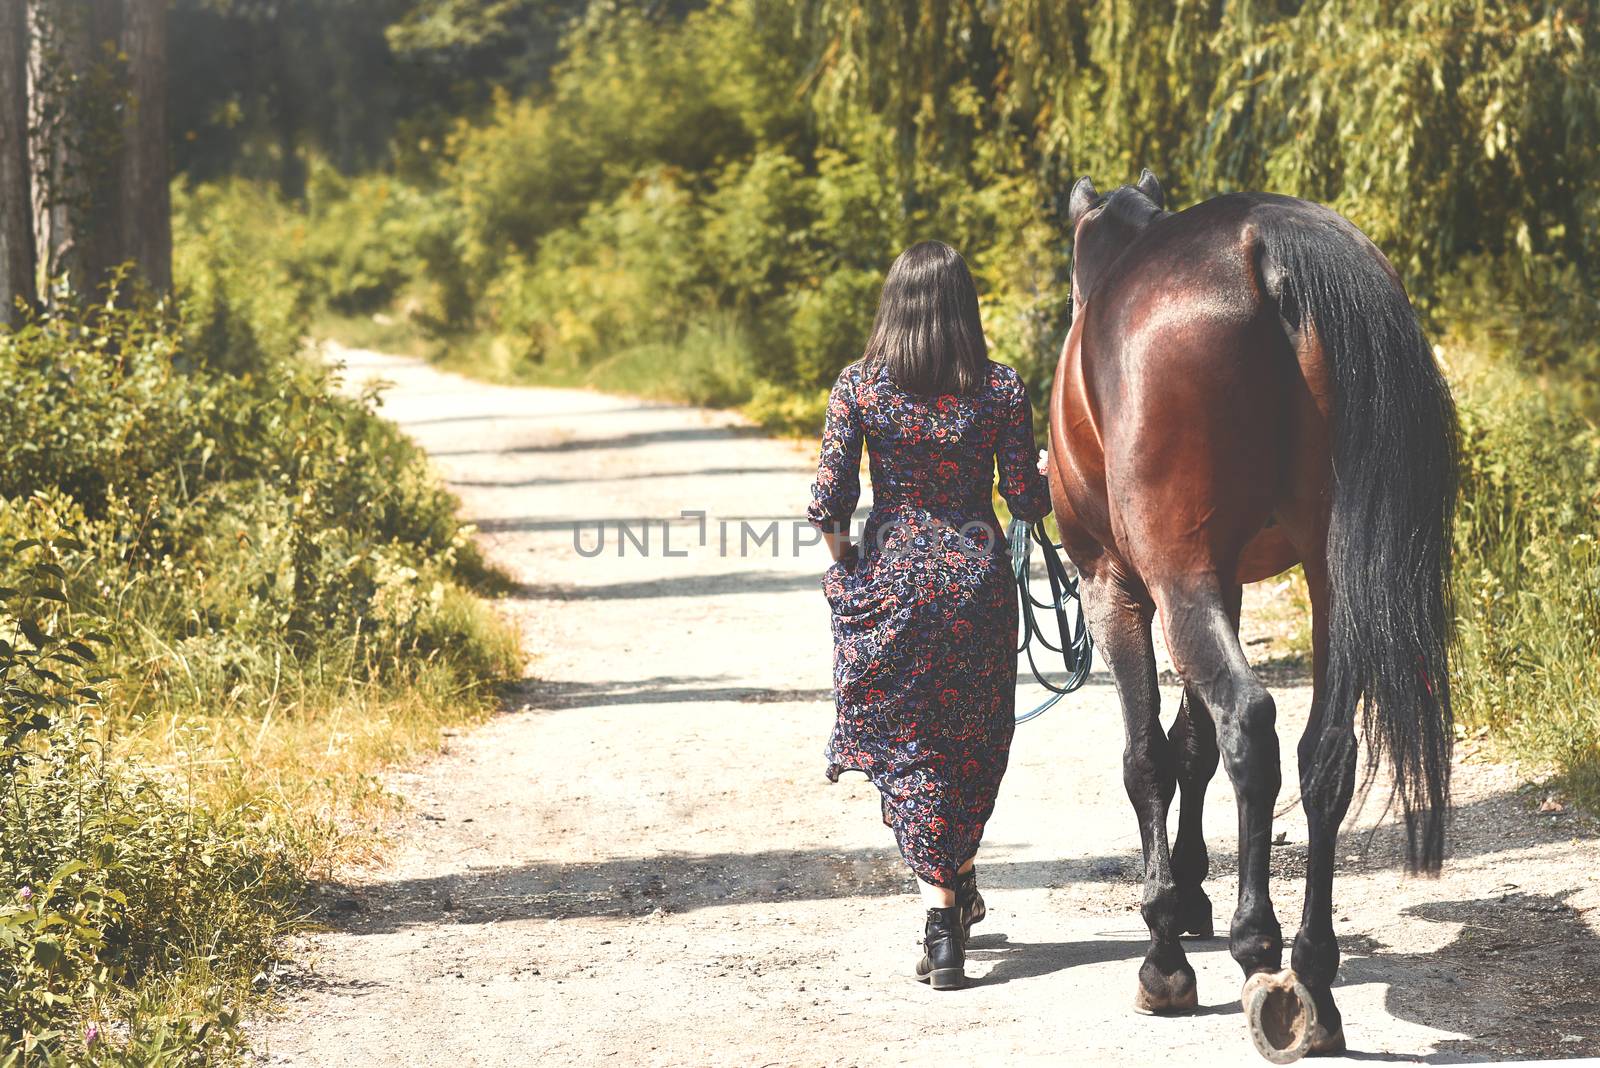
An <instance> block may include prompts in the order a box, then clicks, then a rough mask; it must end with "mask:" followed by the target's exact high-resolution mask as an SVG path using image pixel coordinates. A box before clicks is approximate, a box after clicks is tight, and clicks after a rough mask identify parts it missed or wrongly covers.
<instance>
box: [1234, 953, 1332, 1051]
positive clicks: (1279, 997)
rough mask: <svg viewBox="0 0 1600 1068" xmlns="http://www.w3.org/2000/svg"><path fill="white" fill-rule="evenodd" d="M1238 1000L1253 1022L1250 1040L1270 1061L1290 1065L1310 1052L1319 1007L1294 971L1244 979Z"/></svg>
mask: <svg viewBox="0 0 1600 1068" xmlns="http://www.w3.org/2000/svg"><path fill="white" fill-rule="evenodd" d="M1239 1002H1240V1004H1241V1005H1242V1006H1243V1007H1244V1017H1245V1020H1246V1022H1248V1023H1249V1025H1250V1038H1251V1041H1253V1042H1254V1043H1255V1044H1256V1051H1257V1052H1259V1053H1260V1054H1261V1055H1262V1056H1263V1057H1265V1058H1266V1059H1267V1060H1269V1061H1271V1062H1272V1063H1273V1064H1289V1063H1291V1062H1293V1061H1297V1060H1299V1059H1300V1058H1301V1057H1304V1056H1305V1055H1306V1054H1307V1053H1309V1052H1311V1044H1312V1040H1313V1039H1314V1038H1315V1037H1316V1032H1317V1006H1316V1003H1315V1002H1313V1001H1312V1000H1311V991H1309V990H1307V989H1306V987H1305V984H1304V983H1302V982H1300V980H1299V979H1298V978H1297V977H1296V976H1295V974H1294V972H1293V971H1292V970H1290V969H1288V968H1285V969H1284V970H1283V971H1281V972H1276V973H1269V972H1256V973H1255V974H1254V975H1252V976H1250V978H1248V979H1246V980H1245V982H1244V990H1243V991H1242V992H1241V993H1240V995H1239ZM1341 1041H1342V1039H1341Z"/></svg>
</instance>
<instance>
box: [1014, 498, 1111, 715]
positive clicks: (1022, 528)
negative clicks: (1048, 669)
mask: <svg viewBox="0 0 1600 1068" xmlns="http://www.w3.org/2000/svg"><path fill="white" fill-rule="evenodd" d="M1006 538H1007V540H1009V541H1010V542H1011V572H1012V574H1013V576H1015V578H1016V580H1017V591H1018V592H1019V593H1020V594H1021V601H1022V644H1021V645H1019V646H1018V647H1017V652H1019V653H1027V654H1028V667H1029V669H1030V670H1032V672H1033V677H1034V678H1035V679H1036V680H1038V682H1039V685H1041V686H1043V687H1044V688H1045V689H1047V690H1049V691H1050V696H1049V697H1048V698H1046V699H1045V701H1044V703H1042V704H1041V705H1039V707H1037V708H1035V709H1034V710H1033V711H1032V712H1027V713H1024V714H1023V715H1020V716H1018V717H1017V722H1018V723H1026V722H1028V721H1029V720H1030V719H1037V718H1038V717H1040V716H1042V715H1044V714H1045V713H1046V712H1048V711H1049V710H1050V709H1051V708H1052V707H1053V706H1054V705H1055V703H1056V702H1057V701H1059V700H1061V699H1062V698H1063V697H1065V696H1066V695H1067V694H1069V693H1071V692H1072V691H1073V690H1076V689H1077V688H1078V687H1080V686H1082V685H1083V684H1084V682H1085V681H1086V680H1087V679H1088V678H1089V665H1090V664H1091V663H1092V662H1093V660H1094V640H1093V639H1092V638H1090V637H1089V628H1088V627H1087V626H1085V625H1084V621H1083V599H1082V598H1081V597H1079V596H1078V580H1077V579H1076V578H1073V577H1071V576H1069V575H1068V574H1067V566H1066V565H1065V564H1064V563H1062V562H1061V555H1060V550H1061V546H1060V544H1059V543H1057V542H1053V541H1051V540H1050V535H1049V534H1048V533H1046V532H1045V529H1044V520H1042V519H1041V520H1039V521H1038V522H1036V523H1034V524H1033V527H1032V528H1031V530H1030V528H1029V526H1028V524H1027V523H1025V522H1023V521H1022V520H1020V519H1013V520H1012V521H1011V527H1010V529H1009V530H1007V532H1006ZM1034 542H1038V544H1039V551H1040V552H1039V554H1040V556H1041V557H1042V558H1043V559H1044V571H1045V576H1046V577H1047V578H1048V579H1049V580H1050V600H1049V601H1048V602H1047V601H1040V600H1036V599H1035V598H1034V596H1033V593H1032V591H1031V590H1029V588H1028V563H1029V557H1030V556H1031V555H1032V550H1033V545H1032V543H1034ZM1069 601H1070V602H1071V605H1070V606H1069V605H1068V602H1069ZM1045 608H1048V609H1052V610H1054V612H1055V614H1056V627H1057V633H1058V634H1059V636H1060V641H1061V644H1060V645H1051V644H1050V641H1049V639H1047V638H1046V637H1045V636H1044V630H1043V628H1041V627H1040V626H1039V621H1038V620H1037V619H1036V618H1035V617H1034V612H1035V611H1036V610H1038V609H1045ZM1073 610H1075V613H1076V620H1072V621H1069V620H1068V618H1067V614H1068V612H1069V611H1073ZM1035 638H1037V639H1038V640H1039V644H1040V645H1042V646H1044V647H1045V648H1046V649H1048V650H1050V651H1051V652H1052V653H1060V654H1061V662H1062V665H1063V666H1064V667H1065V668H1066V672H1067V679H1066V681H1065V682H1064V683H1062V684H1060V685H1057V684H1056V683H1053V682H1051V681H1050V680H1049V679H1046V678H1045V677H1044V672H1042V671H1040V670H1039V665H1038V663H1037V662H1036V661H1035V660H1034V658H1033V642H1034V639H1035Z"/></svg>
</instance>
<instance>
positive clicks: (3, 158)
mask: <svg viewBox="0 0 1600 1068" xmlns="http://www.w3.org/2000/svg"><path fill="white" fill-rule="evenodd" d="M27 65H28V34H27V25H26V20H25V18H24V16H23V9H22V5H21V4H20V3H12V2H10V0H0V301H3V302H4V306H3V307H0V323H6V322H14V321H15V317H16V315H17V305H18V302H21V303H23V304H28V305H31V304H33V303H34V301H35V299H36V293H35V280H34V271H35V260H34V252H33V214H32V212H31V211H30V209H29V204H30V200H31V196H30V184H31V183H30V181H29V178H28V96H27V82H28V75H27Z"/></svg>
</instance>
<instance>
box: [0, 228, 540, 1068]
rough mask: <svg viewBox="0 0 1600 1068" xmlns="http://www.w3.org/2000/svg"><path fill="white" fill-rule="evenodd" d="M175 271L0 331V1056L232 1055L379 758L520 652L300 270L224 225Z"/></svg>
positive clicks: (367, 795) (417, 743) (181, 1058)
mask: <svg viewBox="0 0 1600 1068" xmlns="http://www.w3.org/2000/svg"><path fill="white" fill-rule="evenodd" d="M177 263H178V271H177V275H178V277H177V288H176V290H175V295H174V296H173V297H171V298H168V299H167V300H166V301H165V302H163V303H155V302H152V301H148V300H142V299H126V300H124V301H122V302H121V303H120V304H119V305H115V306H114V305H111V304H110V303H108V302H104V301H101V302H96V303H95V304H92V305H87V304H84V303H67V304H62V305H59V306H58V307H57V308H56V310H54V311H51V312H48V313H38V314H36V315H33V316H31V317H30V318H29V319H28V320H27V321H25V322H24V323H22V324H21V325H20V326H18V327H17V328H16V329H15V330H13V331H10V332H7V331H4V330H0V391H3V393H4V395H5V396H6V397H7V398H8V399H7V403H6V405H5V406H3V408H0V449H3V450H4V457H3V462H0V690H3V693H4V718H3V720H0V763H3V765H4V766H3V775H4V779H3V785H0V888H3V889H0V895H3V899H0V1064H5V1065H46V1064H80V1063H83V1064H89V1063H117V1064H139V1065H156V1064H191V1063H195V1061H196V1059H200V1060H208V1061H209V1060H217V1059H225V1058H226V1057H227V1056H228V1055H230V1053H231V1052H232V1051H234V1050H235V1049H237V1047H238V1045H239V1043H240V1041H241V1036H240V1032H239V1030H238V1022H239V1019H240V1010H241V1007H242V1005H243V1003H244V1002H245V1001H246V999H248V997H249V996H250V995H251V993H252V991H254V990H258V989H264V988H265V986H266V985H267V982H268V977H269V976H270V972H271V966H272V961H273V954H274V952H275V947H276V945H277V943H278V941H279V939H280V936H281V935H282V934H283V933H284V932H285V931H287V930H288V929H289V928H290V927H291V926H292V925H293V924H294V923H295V922H296V920H297V916H298V912H299V909H300V908H301V905H300V904H299V901H300V898H299V893H300V890H301V888H302V887H303V886H304V885H305V883H306V881H307V879H308V878H311V877H314V876H317V875H325V874H327V873H328V872H329V869H330V865H331V864H332V863H333V862H335V861H337V860H341V859H348V858H350V857H352V856H355V855H359V854H361V853H363V852H366V851H370V850H371V849H373V848H374V847H375V846H376V844H377V842H378V831H379V829H380V823H381V817H382V816H383V814H384V813H385V812H386V811H387V810H388V809H389V808H390V806H391V799H390V798H389V796H388V795H386V793H385V792H384V790H383V789H382V787H381V784H380V782H379V780H378V778H377V777H376V772H377V771H378V770H380V768H381V767H382V765H383V764H385V763H387V762H389V761H392V760H397V759H403V758H405V757H408V756H411V755H414V754H417V753H420V752H424V751H426V750H427V749H428V748H429V747H431V746H433V745H435V744H436V742H437V737H438V733H439V730H440V728H441V727H443V726H445V725H448V724H454V723H458V722H461V721H464V720H470V719H473V718H475V717H478V716H481V715H483V714H485V713H486V712H487V711H488V709H489V708H490V707H491V704H492V699H493V693H492V690H491V686H490V684H491V683H492V681H493V680H496V679H502V678H506V677H510V676H514V674H515V673H516V672H517V671H518V669H519V667H520V664H519V657H518V652H517V645H516V642H515V640H514V636H513V635H512V634H511V633H509V631H508V629H507V627H506V625H505V624H504V623H502V622H501V621H499V619H498V618H497V617H496V616H495V615H494V614H493V612H492V610H491V609H490V608H489V607H488V605H487V604H486V603H485V602H484V601H483V599H482V598H481V597H480V596H479V593H478V592H477V591H482V590H486V589H488V588H490V587H492V586H493V584H494V581H495V579H494V576H493V575H492V574H491V573H489V572H488V571H487V570H486V569H485V565H484V563H483V561H482V560H481V559H480V558H479V557H478V555H477V551H476V549H475V548H474V546H473V543H472V541H471V540H470V536H469V535H470V532H469V531H468V530H466V529H464V528H463V527H462V526H461V524H460V523H459V521H458V520H457V519H456V517H455V502H454V500H453V499H452V498H451V497H450V496H449V495H448V494H447V493H445V492H444V491H443V490H442V489H441V488H440V487H439V485H438V483H437V482H436V480H435V478H434V476H433V475H432V474H431V473H430V471H429V469H428V467H427V465H426V463H425V462H424V459H423V457H422V456H421V455H420V454H419V452H418V451H417V449H416V448H415V447H414V446H412V445H411V444H410V443H409V442H408V441H407V440H406V439H405V438H403V437H402V436H401V435H400V434H399V433H398V432H397V431H396V430H394V429H393V428H392V427H390V426H389V425H388V424H385V423H383V422H382V421H381V420H379V419H377V418H375V417H374V416H372V415H371V414H369V413H368V410H367V407H366V406H365V405H364V404H363V403H362V402H360V401H358V400H353V399H346V398H345V397H343V396H342V395H340V394H339V393H337V392H336V391H335V389H334V373H333V372H331V371H330V370H328V369H327V368H325V367H323V366H322V365H321V364H320V362H319V361H318V360H317V359H316V358H315V357H314V356H313V355H310V354H307V353H304V352H302V347H301V346H302V343H301V336H302V330H303V326H304V313H303V312H304V309H303V298H302V295H301V294H302V293H303V291H302V290H300V289H298V288H296V286H295V285H294V284H293V283H292V280H290V279H287V278H285V277H282V276H274V275H272V273H271V272H272V270H273V269H272V268H271V267H270V265H264V264H262V263H261V262H259V261H257V259H256V258H255V257H254V256H253V255H251V254H249V252H248V250H247V249H245V248H244V247H243V246H238V245H230V244H229V243H228V241H227V240H226V239H225V238H224V237H222V236H221V235H220V234H214V233H209V232H202V231H197V230H193V229H188V228H180V234H179V242H178V256H177ZM264 272H265V273H264ZM297 305H299V306H297Z"/></svg>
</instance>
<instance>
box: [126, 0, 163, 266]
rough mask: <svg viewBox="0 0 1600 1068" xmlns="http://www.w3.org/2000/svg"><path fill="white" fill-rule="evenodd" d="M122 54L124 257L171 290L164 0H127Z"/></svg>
mask: <svg viewBox="0 0 1600 1068" xmlns="http://www.w3.org/2000/svg"><path fill="white" fill-rule="evenodd" d="M122 51H123V53H124V54H125V55H126V56H127V57H128V59H127V85H128V96H129V108H128V112H127V119H126V121H125V123H124V125H123V130H122V144H121V152H120V160H119V166H118V168H117V170H118V176H119V179H120V181H119V183H118V184H119V185H120V187H121V189H120V194H121V205H120V211H119V212H118V214H119V216H120V220H119V221H120V223H121V230H122V233H121V242H120V244H121V246H122V247H121V250H120V252H121V254H122V256H124V257H126V258H127V259H130V260H132V261H133V263H134V264H135V265H136V266H137V268H138V271H139V274H140V276H141V277H142V278H143V279H144V282H145V284H146V285H148V286H149V287H150V288H151V289H154V290H156V291H157V292H162V293H164V292H166V291H167V290H169V289H171V288H172V199H171V194H170V192H169V189H168V183H169V181H170V177H171V169H170V167H169V166H168V163H167V5H166V0H124V4H123V21H122Z"/></svg>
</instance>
